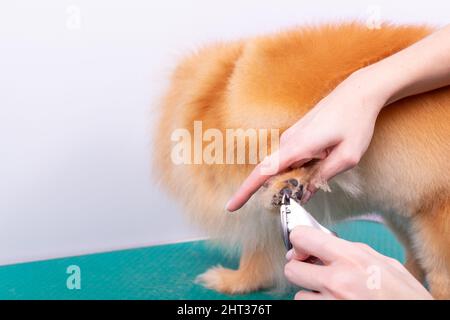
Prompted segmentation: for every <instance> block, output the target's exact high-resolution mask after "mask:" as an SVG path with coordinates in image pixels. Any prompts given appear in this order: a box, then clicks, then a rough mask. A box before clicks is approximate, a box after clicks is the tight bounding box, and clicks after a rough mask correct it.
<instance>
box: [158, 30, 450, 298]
mask: <svg viewBox="0 0 450 320" xmlns="http://www.w3.org/2000/svg"><path fill="white" fill-rule="evenodd" d="M430 32H432V30H431V29H430V28H428V27H426V26H392V25H383V26H382V27H381V29H374V30H370V29H368V28H367V27H365V26H364V25H362V24H359V23H347V24H333V25H323V26H314V27H299V28H296V29H293V30H290V31H287V32H281V33H278V34H274V35H269V36H262V37H255V38H249V39H245V40H240V41H236V42H229V43H221V44H214V45H211V46H208V47H205V48H203V49H201V50H198V51H197V52H196V53H194V54H191V55H190V56H188V57H187V58H185V59H184V60H183V61H181V63H180V64H179V65H178V67H177V68H176V70H175V72H174V74H173V77H172V79H171V85H170V88H169V90H168V93H167V95H166V96H165V98H164V100H163V102H162V106H161V117H160V118H159V124H158V127H157V132H156V139H155V144H154V145H155V150H154V155H155V165H156V166H155V169H156V170H157V172H159V174H160V178H161V179H160V180H161V182H162V183H163V184H164V185H165V186H166V187H167V188H168V190H170V192H171V194H172V195H174V196H175V197H176V198H177V199H178V200H179V201H181V202H182V203H183V205H184V206H185V208H186V210H187V211H188V212H189V214H190V216H191V217H192V218H193V220H194V221H195V222H196V223H198V224H200V225H201V226H203V227H204V229H205V230H206V231H208V232H209V233H210V234H211V235H212V236H214V237H219V238H221V239H223V240H224V241H226V242H227V243H228V244H229V245H232V246H234V245H239V246H240V247H241V248H242V250H241V262H240V266H239V269H238V270H229V269H225V268H222V267H220V266H219V267H215V268H212V269H210V270H209V271H207V272H206V273H204V274H203V275H201V276H200V278H199V279H200V280H201V281H202V282H203V283H204V284H205V285H206V286H208V287H210V288H213V289H216V290H218V291H221V292H226V293H243V292H249V291H252V290H257V289H259V288H264V287H273V286H279V285H281V284H283V283H284V281H285V280H284V277H283V265H284V263H285V258H284V254H285V250H284V247H283V244H282V241H281V239H280V237H281V235H280V230H279V216H278V214H277V212H278V211H277V209H276V208H274V207H273V206H272V205H271V200H272V196H273V195H274V194H277V193H278V192H279V190H280V189H282V188H283V187H285V186H286V182H285V181H286V180H289V179H293V178H294V179H297V180H298V181H300V183H301V184H303V185H305V186H306V185H307V184H308V182H309V181H308V177H309V175H310V169H308V168H302V169H295V170H292V171H289V172H286V173H283V174H281V175H278V176H276V177H274V178H272V179H271V180H270V181H269V183H268V186H266V187H265V188H262V189H261V190H260V191H258V192H257V193H256V194H255V195H254V196H253V197H252V199H251V200H250V201H249V202H248V203H247V204H246V205H245V206H244V207H243V208H242V209H240V210H239V211H238V212H236V213H234V214H230V213H227V212H226V211H225V209H224V207H225V203H226V202H227V200H228V199H229V198H230V197H231V195H232V194H233V193H234V192H235V191H236V190H237V188H238V187H239V185H240V183H242V181H243V180H244V179H245V178H246V177H247V175H248V174H249V173H250V171H251V170H252V168H253V165H237V164H235V165H207V164H202V165H195V164H192V165H174V164H173V163H172V161H170V154H171V147H172V143H171V140H170V137H171V133H172V131H173V130H174V129H177V128H186V129H188V130H190V131H192V128H193V122H194V121H195V120H200V121H203V128H204V129H206V128H217V129H219V130H221V131H222V132H224V131H225V129H226V128H243V129H247V128H279V129H280V130H281V132H282V131H284V130H285V129H287V128H288V127H290V126H291V125H292V124H293V123H294V122H295V121H296V120H297V119H299V118H301V117H302V116H303V115H304V114H305V113H306V112H307V111H308V110H309V109H311V108H312V107H313V106H314V105H315V104H316V103H317V102H318V101H319V100H320V99H321V98H323V97H324V96H326V95H327V94H328V93H329V92H330V91H331V90H332V89H333V88H334V87H336V86H337V85H338V84H339V83H340V82H341V81H342V80H344V79H345V78H346V77H348V76H349V75H350V74H351V73H352V72H354V71H356V70H358V69H360V68H362V67H364V66H367V65H369V64H372V63H374V62H376V61H378V60H380V59H383V58H385V57H387V56H389V55H391V54H393V53H395V52H397V51H399V50H401V49H403V48H405V47H407V46H409V45H411V44H412V43H414V42H416V41H418V40H420V39H421V38H423V37H425V36H426V35H428V34H429V33H430ZM311 138H312V139H313V138H314V137H311ZM449 138H450V87H445V88H442V89H439V90H434V91H431V92H428V93H424V94H420V95H416V96H412V97H409V98H406V99H403V100H400V101H398V102H396V103H394V104H392V105H391V106H389V107H387V108H385V109H384V110H383V111H382V112H381V114H380V115H379V118H378V120H377V123H376V128H375V133H374V136H373V140H372V142H371V144H370V147H369V149H368V150H367V152H366V153H365V155H364V157H363V158H362V159H361V161H360V163H359V164H358V165H357V166H356V167H355V168H354V169H352V170H350V171H348V172H346V173H343V174H340V175H338V176H337V177H336V178H334V179H333V180H331V181H330V182H329V185H330V187H331V192H322V191H319V192H318V193H317V194H316V195H315V196H314V197H313V198H312V199H311V201H310V202H309V203H308V204H307V205H306V207H307V209H308V210H309V211H310V212H311V213H312V214H314V215H316V216H318V217H319V218H320V217H322V216H323V213H324V212H326V211H327V210H328V209H327V208H329V212H330V213H331V215H332V218H333V219H334V220H340V219H343V218H346V217H349V216H351V215H353V216H354V215H358V214H362V213H366V212H370V211H376V212H380V213H382V214H383V216H384V217H385V219H386V220H387V222H388V224H389V226H390V227H391V228H392V229H393V231H394V232H395V233H396V234H397V236H398V238H399V239H400V240H401V242H402V243H403V244H404V246H405V248H406V254H407V256H406V257H407V262H406V265H407V268H408V269H409V270H410V271H411V272H412V273H413V274H414V275H415V276H416V277H418V278H419V279H422V277H423V276H425V277H426V280H427V282H428V284H429V286H430V289H431V292H432V294H433V295H434V297H436V298H450V179H449V177H448V174H449V172H450V165H449V163H450V162H449V158H450V143H449ZM322 218H323V217H322Z"/></svg>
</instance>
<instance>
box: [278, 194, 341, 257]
mask: <svg viewBox="0 0 450 320" xmlns="http://www.w3.org/2000/svg"><path fill="white" fill-rule="evenodd" d="M280 213H281V230H282V235H283V241H284V245H285V247H286V249H287V250H290V249H292V243H291V241H290V240H289V235H290V233H291V231H292V230H293V229H294V228H295V227H297V226H309V227H313V228H316V229H319V230H322V231H323V232H325V233H328V234H332V235H336V234H335V233H334V232H332V231H330V230H328V229H327V228H325V227H324V226H322V225H321V224H320V223H319V222H317V220H316V219H314V217H313V216H312V215H311V214H310V213H309V212H308V211H306V210H305V208H303V207H302V206H301V205H300V204H298V203H297V202H296V201H295V200H294V199H292V198H290V197H288V196H286V195H284V196H283V199H282V202H281V207H280Z"/></svg>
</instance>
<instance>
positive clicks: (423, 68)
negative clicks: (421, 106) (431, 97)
mask: <svg viewBox="0 0 450 320" xmlns="http://www.w3.org/2000/svg"><path fill="white" fill-rule="evenodd" d="M357 73H358V75H357V77H362V78H363V81H366V82H368V83H371V85H370V87H371V90H372V91H373V93H372V94H373V95H378V96H379V97H381V99H382V101H384V103H382V105H381V106H380V107H381V108H382V107H384V106H386V105H388V104H390V103H392V102H395V101H397V100H399V99H402V98H405V97H408V96H411V95H414V94H419V93H422V92H426V91H430V90H433V89H437V88H440V87H444V86H447V85H450V25H448V26H446V27H444V28H442V29H440V30H438V31H436V32H435V33H433V34H431V35H429V36H428V37H426V38H424V39H422V40H421V41H419V42H417V43H415V44H413V45H411V46H410V47H408V48H406V49H404V50H402V51H399V52H397V53H396V54H394V55H392V56H390V57H388V58H386V59H383V60H381V61H379V62H377V63H375V64H373V65H370V66H368V67H366V68H363V69H361V70H360V71H358V72H357Z"/></svg>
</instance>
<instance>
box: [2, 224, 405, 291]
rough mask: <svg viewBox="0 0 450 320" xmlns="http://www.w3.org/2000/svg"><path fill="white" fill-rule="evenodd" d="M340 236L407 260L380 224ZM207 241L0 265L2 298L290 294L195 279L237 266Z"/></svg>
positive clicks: (349, 227)
mask: <svg viewBox="0 0 450 320" xmlns="http://www.w3.org/2000/svg"><path fill="white" fill-rule="evenodd" d="M334 230H336V231H337V233H338V234H339V236H341V237H342V238H345V239H348V240H352V241H359V242H365V243H367V244H369V245H370V246H372V247H373V248H374V249H376V250H378V251H379V252H381V253H383V254H385V255H388V256H391V257H394V258H396V259H398V260H400V261H403V259H404V257H403V250H402V248H401V246H400V245H399V243H398V242H397V241H396V240H395V238H394V236H393V235H392V233H390V232H389V231H388V230H387V229H386V228H385V227H384V226H383V225H382V224H378V223H374V222H367V221H350V222H345V223H342V224H339V225H337V226H335V228H334ZM208 244H209V242H208V241H196V242H184V243H178V244H169V245H160V246H154V247H148V248H139V249H131V250H123V251H114V252H108V253H99V254H91V255H85V256H78V257H69V258H62V259H54V260H46V261H39V262H31V263H23V264H16V265H10V266H3V267H0V299H290V298H292V294H286V295H284V296H280V295H273V294H271V293H269V292H256V293H252V294H247V295H238V296H228V295H223V294H220V293H217V292H214V291H211V290H208V289H206V288H203V287H202V286H200V285H197V284H195V283H194V279H195V277H196V276H197V275H198V274H200V273H202V272H204V271H205V270H207V269H208V268H209V267H211V266H214V265H217V264H222V265H223V266H226V267H230V268H236V267H237V265H238V259H237V257H226V256H225V255H223V254H222V253H221V251H220V249H218V248H216V247H213V246H210V245H208ZM71 265H75V266H78V267H79V268H80V269H79V270H80V278H79V279H80V282H79V283H80V284H81V288H80V289H72V290H69V289H68V287H67V284H66V281H67V278H68V277H69V274H67V273H66V271H67V268H68V267H69V266H71Z"/></svg>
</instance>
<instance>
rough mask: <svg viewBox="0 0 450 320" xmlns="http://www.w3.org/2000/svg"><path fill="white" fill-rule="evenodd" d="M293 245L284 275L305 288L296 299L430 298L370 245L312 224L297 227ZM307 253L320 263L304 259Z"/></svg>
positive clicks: (408, 276) (400, 265)
mask: <svg viewBox="0 0 450 320" xmlns="http://www.w3.org/2000/svg"><path fill="white" fill-rule="evenodd" d="M290 239H291V242H292V244H293V247H294V248H293V249H292V250H290V251H289V252H288V254H287V255H286V257H287V259H288V263H287V264H286V266H285V269H284V270H285V275H286V277H287V279H288V280H289V281H290V282H292V283H294V284H296V285H298V286H300V287H302V288H305V289H309V290H312V291H307V290H302V291H299V292H298V293H297V294H296V295H295V299H296V300H312V299H319V300H320V299H364V300H366V299H370V300H371V299H389V300H391V299H397V300H398V299H433V298H432V296H431V295H430V293H429V292H428V291H427V290H426V289H425V288H424V287H423V286H422V285H421V284H420V283H419V282H418V281H417V280H416V279H415V278H414V277H413V276H412V275H411V274H410V273H409V272H408V271H407V270H406V269H405V267H403V265H402V264H401V263H400V262H398V261H397V260H395V259H392V258H389V257H386V256H383V255H382V254H380V253H378V252H376V251H375V250H373V249H372V248H371V247H369V246H367V245H365V244H361V243H354V242H349V241H346V240H343V239H339V238H337V237H335V236H332V235H329V234H326V233H324V232H322V231H320V230H317V229H314V228H311V227H304V226H301V227H296V228H295V229H294V230H293V231H292V232H291V235H290ZM309 256H314V257H317V258H319V259H320V260H321V261H322V262H323V265H316V264H310V263H306V262H303V261H302V260H305V259H306V258H308V257H309Z"/></svg>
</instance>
